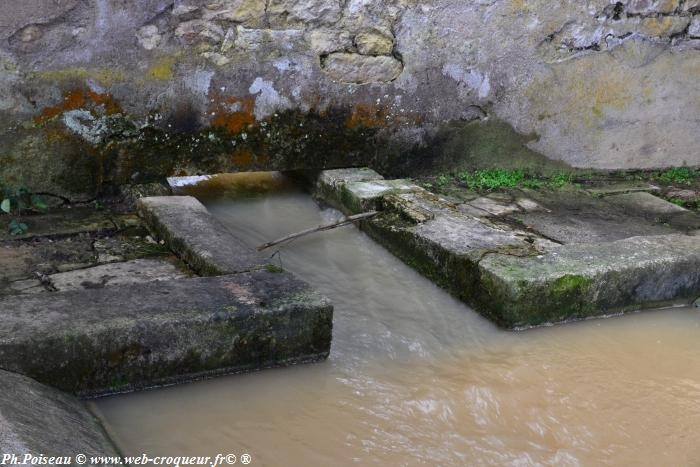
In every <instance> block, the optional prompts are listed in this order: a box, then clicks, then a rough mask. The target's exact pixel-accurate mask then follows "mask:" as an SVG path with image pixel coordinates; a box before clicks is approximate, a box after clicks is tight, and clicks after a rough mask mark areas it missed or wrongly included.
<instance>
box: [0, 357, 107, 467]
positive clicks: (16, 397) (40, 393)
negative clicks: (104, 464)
mask: <svg viewBox="0 0 700 467" xmlns="http://www.w3.org/2000/svg"><path fill="white" fill-rule="evenodd" d="M78 454H84V455H85V456H87V459H88V463H89V458H90V457H92V456H118V455H119V454H118V451H117V449H116V448H115V446H114V445H113V443H112V442H111V440H110V439H109V438H108V436H107V435H106V434H105V432H104V430H103V429H102V426H101V425H100V423H99V422H98V420H97V419H96V418H95V416H94V415H92V414H91V413H90V412H89V411H88V409H87V408H86V407H85V405H84V404H83V403H82V402H80V401H79V400H77V399H76V398H75V397H73V396H71V395H68V394H65V393H63V392H61V391H58V390H56V389H53V388H50V387H48V386H45V385H43V384H40V383H38V382H36V381H34V380H32V379H30V378H27V377H26V376H22V375H18V374H16V373H11V372H7V371H0V461H2V459H3V457H2V456H12V455H15V456H17V459H16V462H15V461H13V460H12V459H11V458H10V459H7V461H5V462H3V464H5V465H37V464H39V463H40V462H38V461H36V462H35V461H32V460H31V459H26V458H25V456H26V455H34V456H37V457H38V456H39V455H43V456H45V457H54V456H56V457H61V458H63V457H64V456H70V457H71V459H70V461H69V462H68V464H69V465H79V463H78V462H76V460H75V456H76V455H78ZM55 464H56V463H54V465H55Z"/></svg>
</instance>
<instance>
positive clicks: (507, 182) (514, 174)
mask: <svg viewBox="0 0 700 467" xmlns="http://www.w3.org/2000/svg"><path fill="white" fill-rule="evenodd" d="M461 179H462V181H463V182H464V183H466V184H467V186H468V187H469V188H472V189H476V190H483V189H489V190H493V189H495V188H513V187H517V186H520V185H521V184H522V182H523V180H524V179H525V174H524V173H523V171H522V170H505V169H488V170H476V171H474V172H464V173H462V175H461Z"/></svg>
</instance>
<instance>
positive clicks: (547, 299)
mask: <svg viewBox="0 0 700 467" xmlns="http://www.w3.org/2000/svg"><path fill="white" fill-rule="evenodd" d="M479 280H480V284H481V289H480V293H479V295H478V298H477V300H476V302H475V303H477V304H478V306H479V307H480V309H481V310H482V311H483V312H485V313H486V314H487V315H489V316H490V317H492V318H493V319H494V320H495V321H497V322H498V323H500V324H502V325H504V326H507V327H514V328H517V327H525V326H532V325H538V324H543V323H556V322H560V321H567V320H571V319H581V318H586V317H589V316H596V315H607V314H612V313H619V312H624V311H633V310H639V309H643V308H651V307H659V306H664V305H672V304H689V303H691V302H692V301H693V300H694V299H695V298H697V297H698V296H700V241H698V239H697V237H692V236H688V235H663V236H650V237H632V238H627V239H624V240H618V241H615V242H607V243H598V244H587V245H565V246H561V247H559V248H554V249H552V250H551V251H549V252H548V254H545V255H538V256H530V257H516V256H509V255H503V254H493V255H487V256H485V257H484V258H483V259H482V260H481V261H480V262H479Z"/></svg>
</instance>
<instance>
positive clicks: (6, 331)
mask: <svg viewBox="0 0 700 467" xmlns="http://www.w3.org/2000/svg"><path fill="white" fill-rule="evenodd" d="M0 310H2V311H3V319H2V321H1V322H0V368H3V369H6V370H9V371H13V372H16V373H20V374H23V375H26V376H29V377H31V378H33V379H36V380H37V381H40V382H42V383H44V384H48V385H50V386H53V387H56V388H59V389H61V390H64V391H67V392H70V393H73V394H76V395H79V396H95V395H102V394H109V393H115V392H123V391H131V390H136V389H144V388H149V387H155V386H159V385H167V384H174V383H179V382H184V381H190V380H195V379H199V378H205V377H209V376H214V375H219V374H227V373H235V372H241V371H246V370H259V369H262V368H267V367H274V366H280V365H288V364H294V363H302V362H312V361H317V360H321V359H324V358H326V357H327V356H328V353H329V350H330V343H331V329H332V318H333V308H332V306H331V305H330V303H329V302H328V300H326V299H325V298H324V297H322V296H320V295H318V294H317V293H316V292H314V291H313V290H312V289H311V288H310V287H309V286H308V285H307V284H306V283H304V282H302V281H300V280H298V279H295V278H294V277H293V276H292V275H290V274H288V273H283V272H279V273H278V272H266V271H262V272H254V273H243V274H236V275H232V276H221V277H215V278H211V277H210V278H194V279H177V280H164V281H157V282H151V283H142V284H129V285H115V286H112V287H104V288H100V289H88V290H78V291H69V292H55V293H51V294H37V295H24V296H11V297H6V298H3V299H0Z"/></svg>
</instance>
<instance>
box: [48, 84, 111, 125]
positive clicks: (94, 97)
mask: <svg viewBox="0 0 700 467" xmlns="http://www.w3.org/2000/svg"><path fill="white" fill-rule="evenodd" d="M93 106H102V107H103V108H104V112H105V113H106V114H107V115H112V114H116V113H120V112H121V111H122V109H121V106H120V105H119V103H118V102H117V101H116V100H115V99H114V97H112V95H111V94H101V93H97V92H94V91H91V90H85V89H73V90H72V91H68V92H66V93H65V94H64V95H63V102H61V103H60V104H57V105H54V106H51V107H46V108H45V109H44V110H42V111H41V113H40V114H39V115H37V116H36V117H34V123H37V124H41V123H45V122H47V121H48V120H51V119H52V118H54V117H56V116H57V115H60V114H62V113H63V112H67V111H69V110H75V109H82V108H86V107H93Z"/></svg>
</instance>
